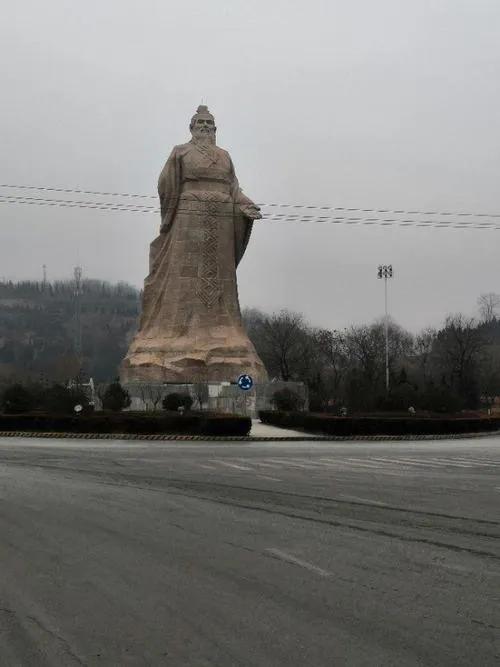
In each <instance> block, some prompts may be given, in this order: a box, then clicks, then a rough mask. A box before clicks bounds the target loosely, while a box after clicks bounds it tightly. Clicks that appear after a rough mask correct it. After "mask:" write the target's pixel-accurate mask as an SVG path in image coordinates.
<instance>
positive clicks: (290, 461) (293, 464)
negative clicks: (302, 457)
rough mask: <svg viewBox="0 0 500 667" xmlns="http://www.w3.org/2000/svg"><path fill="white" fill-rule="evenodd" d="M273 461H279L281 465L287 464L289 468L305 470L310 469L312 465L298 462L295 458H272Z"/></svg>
mask: <svg viewBox="0 0 500 667" xmlns="http://www.w3.org/2000/svg"><path fill="white" fill-rule="evenodd" d="M270 460H271V461H272V462H273V463H279V464H281V466H286V467H287V468H304V469H305V470H310V469H311V467H313V468H314V467H315V466H311V465H305V464H304V463H296V462H295V461H294V460H293V459H285V460H279V459H270Z"/></svg>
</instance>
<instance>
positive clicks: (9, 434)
mask: <svg viewBox="0 0 500 667" xmlns="http://www.w3.org/2000/svg"><path fill="white" fill-rule="evenodd" d="M499 435H500V431H488V432H486V433H450V434H442V433H440V434H437V435H432V434H425V435H352V436H348V435H325V436H322V435H304V436H251V435H245V436H242V435H239V436H219V435H206V436H205V435H162V434H154V435H143V434H134V433H123V434H120V433H47V432H40V433H37V432H35V431H0V437H1V438H47V439H71V440H149V441H182V442H186V441H187V442H353V441H354V442H384V441H385V442H405V441H415V440H466V439H470V438H489V437H492V436H499Z"/></svg>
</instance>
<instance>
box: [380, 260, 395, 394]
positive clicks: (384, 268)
mask: <svg viewBox="0 0 500 667" xmlns="http://www.w3.org/2000/svg"><path fill="white" fill-rule="evenodd" d="M377 278H380V279H382V278H383V279H384V295H385V318H384V325H385V326H384V328H385V390H386V392H387V393H389V315H388V309H387V280H388V278H392V264H380V265H379V267H378V269H377Z"/></svg>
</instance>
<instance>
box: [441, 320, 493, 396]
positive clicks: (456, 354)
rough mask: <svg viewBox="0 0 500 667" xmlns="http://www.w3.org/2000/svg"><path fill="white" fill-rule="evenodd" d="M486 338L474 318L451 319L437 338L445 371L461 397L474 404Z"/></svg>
mask: <svg viewBox="0 0 500 667" xmlns="http://www.w3.org/2000/svg"><path fill="white" fill-rule="evenodd" d="M485 342H486V341H485V338H484V335H483V333H482V332H481V330H480V329H479V328H478V327H477V322H476V320H475V319H474V318H473V317H465V316H464V315H462V314H457V315H449V316H448V317H447V318H446V320H445V324H444V327H443V329H442V330H441V331H440V332H439V333H438V335H437V351H438V352H439V355H440V361H441V364H442V367H443V370H444V372H445V374H446V376H447V377H448V379H449V381H450V383H451V384H452V385H453V386H454V387H455V389H456V390H457V392H458V394H459V395H460V396H461V397H462V398H464V399H465V400H467V401H468V402H470V401H471V400H472V395H473V393H474V391H475V383H476V379H477V378H476V375H477V370H478V364H479V361H480V357H481V352H482V351H483V349H484V347H485Z"/></svg>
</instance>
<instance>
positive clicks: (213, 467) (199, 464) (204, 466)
mask: <svg viewBox="0 0 500 667" xmlns="http://www.w3.org/2000/svg"><path fill="white" fill-rule="evenodd" d="M198 467H199V468H205V470H217V468H216V467H215V466H208V465H205V463H198Z"/></svg>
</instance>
